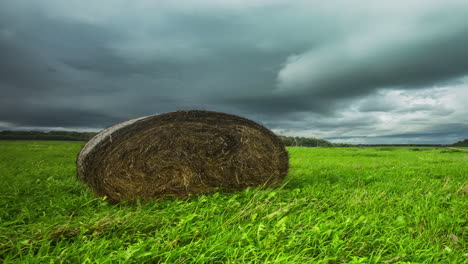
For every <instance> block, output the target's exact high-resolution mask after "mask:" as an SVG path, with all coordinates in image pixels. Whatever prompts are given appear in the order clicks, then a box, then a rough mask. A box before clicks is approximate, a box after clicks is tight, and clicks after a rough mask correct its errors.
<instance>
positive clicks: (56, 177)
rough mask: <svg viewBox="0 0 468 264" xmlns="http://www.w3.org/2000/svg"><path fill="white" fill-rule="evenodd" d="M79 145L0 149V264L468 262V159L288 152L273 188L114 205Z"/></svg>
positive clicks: (358, 151)
mask: <svg viewBox="0 0 468 264" xmlns="http://www.w3.org/2000/svg"><path fill="white" fill-rule="evenodd" d="M83 144H84V143H83V142H52V141H0V179H1V182H0V184H1V186H0V190H1V192H0V208H1V210H0V260H2V261H3V262H4V263H467V262H468V247H467V240H468V236H467V231H468V230H467V212H468V210H467V208H468V203H467V201H468V200H467V197H468V152H465V151H457V150H451V149H446V148H424V147H376V148H357V147H356V148H301V147H291V148H288V151H289V155H290V166H291V168H290V172H289V175H288V177H287V178H286V180H285V182H284V184H283V185H282V186H281V187H279V188H269V189H264V190H260V189H254V188H252V189H247V190H245V191H242V192H239V193H234V194H225V193H215V194H213V195H206V196H205V195H202V196H192V197H190V198H189V199H188V200H179V199H176V200H168V201H154V202H149V203H138V204H135V205H130V204H120V205H113V204H110V203H108V202H107V201H106V200H105V199H102V198H99V197H98V198H96V197H94V196H93V195H92V194H91V193H90V192H89V190H88V189H87V187H86V186H85V185H83V184H82V183H80V182H77V180H76V179H75V158H76V155H77V153H78V152H79V150H80V148H81V147H82V145H83Z"/></svg>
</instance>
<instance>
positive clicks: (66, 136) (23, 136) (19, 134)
mask: <svg viewBox="0 0 468 264" xmlns="http://www.w3.org/2000/svg"><path fill="white" fill-rule="evenodd" d="M94 135H96V133H94V132H72V131H48V132H44V131H10V130H5V131H0V140H65V141H88V140H90V139H91V138H92V137H93V136H94Z"/></svg>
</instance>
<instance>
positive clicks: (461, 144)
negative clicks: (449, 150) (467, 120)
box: [452, 139, 468, 147]
mask: <svg viewBox="0 0 468 264" xmlns="http://www.w3.org/2000/svg"><path fill="white" fill-rule="evenodd" d="M452 146H454V147H468V139H465V140H463V141H458V142H457V143H455V144H453V145H452Z"/></svg>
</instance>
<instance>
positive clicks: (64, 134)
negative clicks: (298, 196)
mask: <svg viewBox="0 0 468 264" xmlns="http://www.w3.org/2000/svg"><path fill="white" fill-rule="evenodd" d="M96 134H97V133H95V132H75V131H48V132H45V131H11V130H4V131H0V140H65V141H88V140H90V139H91V138H92V137H94V136H95V135H96ZM278 137H279V138H280V139H281V141H282V142H283V144H284V145H285V146H288V147H294V146H297V147H353V146H358V147H385V146H402V147H445V146H448V145H442V144H359V145H352V144H343V143H331V142H329V141H327V140H324V139H318V138H306V137H287V136H278ZM451 146H454V147H468V139H465V140H463V141H459V142H457V143H455V144H452V145H451Z"/></svg>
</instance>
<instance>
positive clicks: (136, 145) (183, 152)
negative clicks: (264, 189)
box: [77, 110, 288, 202]
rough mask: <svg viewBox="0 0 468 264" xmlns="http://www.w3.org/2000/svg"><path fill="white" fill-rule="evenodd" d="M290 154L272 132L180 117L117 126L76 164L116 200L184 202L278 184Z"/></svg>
mask: <svg viewBox="0 0 468 264" xmlns="http://www.w3.org/2000/svg"><path fill="white" fill-rule="evenodd" d="M287 171H288V154H287V152H286V150H285V148H284V146H283V144H282V143H281V141H280V139H279V138H278V137H277V136H275V135H274V134H273V133H272V132H271V131H270V130H268V129H267V128H265V127H263V126H261V125H259V124H257V123H255V122H253V121H251V120H248V119H246V118H242V117H239V116H235V115H230V114H225V113H218V112H210V111H198V110H190V111H177V112H172V113H166V114H161V115H154V116H148V117H142V118H138V119H133V120H129V121H127V122H124V123H120V124H117V125H114V126H112V127H110V128H108V129H106V130H103V131H102V132H101V133H99V134H98V135H96V136H95V137H94V138H92V139H91V140H90V141H89V142H88V143H87V144H86V145H85V146H84V147H83V149H82V150H81V152H80V154H79V155H78V158H77V177H78V179H80V180H81V181H83V182H84V183H86V184H87V185H88V186H89V187H90V188H91V190H92V191H93V192H94V193H95V194H96V195H99V196H107V197H108V198H109V199H110V200H111V201H114V202H119V201H123V200H128V201H134V200H136V199H143V200H149V199H154V198H161V197H173V196H175V197H186V196H187V195H189V194H199V193H210V192H213V191H217V190H223V191H237V190H242V189H244V188H246V187H250V186H263V185H271V184H276V183H279V182H281V181H282V179H284V177H285V176H286V174H287Z"/></svg>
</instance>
